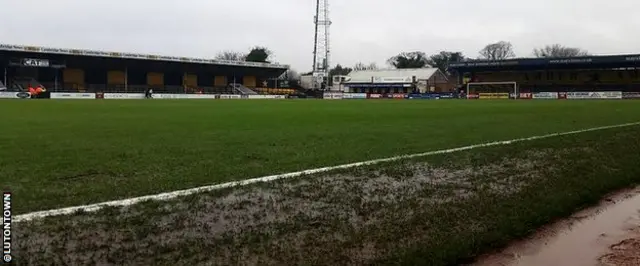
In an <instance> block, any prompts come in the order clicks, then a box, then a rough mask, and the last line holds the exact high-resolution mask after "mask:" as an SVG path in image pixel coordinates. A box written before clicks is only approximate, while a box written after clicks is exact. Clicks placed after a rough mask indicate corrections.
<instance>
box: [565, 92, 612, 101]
mask: <svg viewBox="0 0 640 266" xmlns="http://www.w3.org/2000/svg"><path fill="white" fill-rule="evenodd" d="M567 99H574V100H576V99H622V92H621V91H589V92H586V91H574V92H567Z"/></svg>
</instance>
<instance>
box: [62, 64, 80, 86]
mask: <svg viewBox="0 0 640 266" xmlns="http://www.w3.org/2000/svg"><path fill="white" fill-rule="evenodd" d="M62 80H63V83H64V88H65V89H72V90H75V91H84V90H85V82H84V70H82V69H73V68H66V69H64V71H63V72H62Z"/></svg>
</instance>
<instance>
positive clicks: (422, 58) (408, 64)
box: [387, 52, 427, 68]
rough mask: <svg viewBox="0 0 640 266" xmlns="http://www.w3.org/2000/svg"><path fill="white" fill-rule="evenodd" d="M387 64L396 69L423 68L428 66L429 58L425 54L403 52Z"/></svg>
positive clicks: (390, 59)
mask: <svg viewBox="0 0 640 266" xmlns="http://www.w3.org/2000/svg"><path fill="white" fill-rule="evenodd" d="M387 63H389V64H390V65H392V66H393V67H395V68H423V67H425V66H426V65H427V56H426V55H425V54H424V53H423V52H402V53H400V54H398V55H396V56H394V57H391V58H389V60H387Z"/></svg>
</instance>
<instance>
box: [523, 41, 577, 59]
mask: <svg viewBox="0 0 640 266" xmlns="http://www.w3.org/2000/svg"><path fill="white" fill-rule="evenodd" d="M533 55H534V56H535V57H547V58H556V57H577V56H587V55H589V52H588V51H587V50H583V49H580V48H576V47H567V46H563V45H560V44H551V45H546V46H545V47H543V48H536V49H533Z"/></svg>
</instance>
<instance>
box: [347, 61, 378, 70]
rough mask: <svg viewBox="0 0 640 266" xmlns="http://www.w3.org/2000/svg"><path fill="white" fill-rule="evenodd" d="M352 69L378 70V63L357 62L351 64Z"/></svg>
mask: <svg viewBox="0 0 640 266" xmlns="http://www.w3.org/2000/svg"><path fill="white" fill-rule="evenodd" d="M352 70H353V71H363V70H378V65H376V63H369V64H368V65H366V64H364V63H362V62H358V63H356V64H355V65H354V66H353V69H352Z"/></svg>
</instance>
